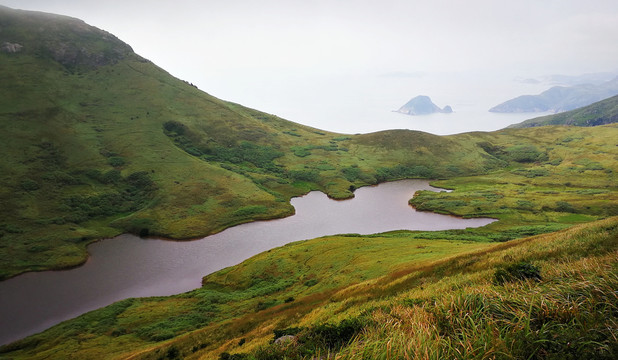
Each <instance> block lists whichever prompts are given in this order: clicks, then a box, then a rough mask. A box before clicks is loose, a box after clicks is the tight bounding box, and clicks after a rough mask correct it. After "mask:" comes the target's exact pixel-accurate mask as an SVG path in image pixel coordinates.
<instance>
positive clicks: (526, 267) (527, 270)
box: [494, 262, 541, 285]
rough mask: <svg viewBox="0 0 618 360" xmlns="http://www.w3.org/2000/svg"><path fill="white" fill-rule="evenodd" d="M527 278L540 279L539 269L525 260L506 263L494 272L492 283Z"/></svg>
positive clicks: (498, 283)
mask: <svg viewBox="0 0 618 360" xmlns="http://www.w3.org/2000/svg"><path fill="white" fill-rule="evenodd" d="M527 279H532V280H537V281H539V280H541V270H540V269H539V268H538V267H537V266H534V265H532V264H530V263H527V262H519V263H516V264H512V265H508V266H506V267H505V268H502V269H498V270H496V272H495V273H494V284H496V285H502V284H504V283H507V282H513V281H519V280H527Z"/></svg>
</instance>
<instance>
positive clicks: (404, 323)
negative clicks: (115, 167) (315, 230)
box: [0, 217, 618, 359]
mask: <svg viewBox="0 0 618 360" xmlns="http://www.w3.org/2000/svg"><path fill="white" fill-rule="evenodd" d="M425 235H431V233H415V232H394V233H387V234H379V235H373V236H336V237H326V238H321V239H315V240H310V241H303V242H298V243H294V244H289V245H286V246H284V247H281V248H277V249H273V250H272V251H269V252H267V253H263V254H260V255H258V256H256V257H254V258H252V259H249V260H247V261H245V262H244V263H242V264H240V265H238V266H235V267H232V268H228V269H224V270H222V271H219V272H217V273H215V274H212V275H209V276H207V277H205V278H204V281H203V283H204V285H203V287H202V288H201V289H198V290H195V291H192V292H189V293H186V294H182V295H178V296H173V297H167V298H145V299H129V300H125V301H121V302H119V303H116V304H114V305H111V306H108V307H106V308H103V309H100V310H96V311H94V312H91V313H88V314H86V315H83V316H80V317H78V318H76V319H74V320H70V321H67V322H64V323H62V324H60V325H57V326H55V327H53V328H51V329H50V330H48V331H46V332H44V333H42V334H39V335H35V336H31V337H29V338H27V339H25V340H22V341H18V342H16V343H13V344H11V345H8V346H4V347H2V348H0V354H2V356H5V357H9V358H14V359H21V358H27V359H43V358H45V359H66V358H97V359H105V358H107V359H114V358H118V359H121V358H132V359H174V358H185V359H197V358H204V359H218V358H219V359H224V358H235V359H283V358H284V357H285V358H288V359H300V358H304V357H307V358H310V357H311V356H315V355H322V356H324V355H326V354H333V353H335V352H336V353H338V356H339V357H338V358H342V359H348V358H349V359H358V358H364V359H376V358H386V359H389V358H406V357H410V358H412V357H421V358H433V359H443V358H461V359H472V358H487V357H493V356H495V357H497V358H550V359H551V358H556V359H558V358H559V359H581V358H595V359H613V358H615V356H616V354H617V353H618V348H617V347H616V341H615V338H616V336H617V335H618V329H617V328H616V326H615V325H616V321H617V320H618V319H617V318H616V314H618V308H617V305H616V304H618V302H616V300H617V299H616V292H617V291H618V272H617V268H616V263H617V262H616V260H617V258H616V254H617V252H616V251H617V250H618V248H617V246H618V241H617V240H616V239H618V218H616V217H614V218H610V219H607V220H602V221H598V222H594V223H589V224H585V225H579V226H575V227H572V228H569V229H567V230H562V231H559V232H556V233H551V234H545V235H540V236H534V237H528V238H522V239H519V240H512V241H509V242H506V243H500V244H495V243H494V244H491V243H486V242H471V241H465V240H436V239H425V238H424V237H425ZM283 335H293V336H294V337H293V338H291V339H290V340H289V342H284V343H281V344H276V343H273V340H274V339H275V338H278V337H281V336H283ZM230 354H234V355H230Z"/></svg>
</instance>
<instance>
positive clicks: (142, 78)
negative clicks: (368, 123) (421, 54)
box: [0, 7, 492, 278]
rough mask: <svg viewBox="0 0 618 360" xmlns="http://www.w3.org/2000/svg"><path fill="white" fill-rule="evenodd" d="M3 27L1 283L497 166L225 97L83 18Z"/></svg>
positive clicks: (10, 18) (435, 146) (419, 137)
mask: <svg viewBox="0 0 618 360" xmlns="http://www.w3.org/2000/svg"><path fill="white" fill-rule="evenodd" d="M0 27H1V29H2V31H1V32H0V45H2V50H1V51H0V79H2V81H0V130H1V131H0V140H1V141H0V150H1V151H2V154H3V155H4V156H3V159H2V161H0V170H2V175H1V177H0V203H1V204H2V205H1V208H0V214H1V219H2V220H1V221H0V259H2V268H1V269H0V278H6V277H9V276H13V275H15V274H17V273H20V272H23V271H29V270H41V269H49V268H58V267H67V266H74V265H77V264H79V263H81V262H83V261H85V259H86V251H85V246H86V244H88V243H90V242H91V241H93V240H94V239H98V238H102V237H109V236H114V235H117V234H120V233H122V232H133V233H136V234H142V235H148V234H150V235H158V236H164V237H170V238H176V239H186V238H194V237H198V236H203V235H207V234H210V233H213V232H217V231H220V230H222V229H224V228H225V227H228V226H231V225H234V224H238V223H242V222H246V221H251V220H255V219H265V218H273V217H280V216H285V215H289V214H291V213H292V211H293V209H292V207H291V206H290V205H289V202H288V200H289V199H290V197H292V196H297V195H300V194H303V193H306V192H307V191H309V190H311V189H319V190H322V191H324V192H326V193H327V194H329V195H330V196H331V197H335V198H346V197H350V196H353V195H352V192H351V190H353V189H354V188H356V187H358V186H362V185H367V184H373V183H376V182H377V181H385V180H391V179H395V178H402V177H442V176H450V175H453V174H454V173H453V169H456V170H457V172H462V173H467V174H471V173H482V172H484V171H486V170H487V169H488V168H492V165H491V164H490V163H488V160H487V159H486V157H485V154H484V153H483V150H482V149H480V148H477V149H474V150H473V151H471V152H469V153H468V154H467V155H466V157H465V159H464V158H462V159H461V161H453V160H452V159H451V158H450V156H451V155H456V154H459V153H460V151H459V147H458V143H457V141H456V140H452V139H446V138H440V137H435V136H425V135H423V134H419V133H417V132H411V131H407V132H403V133H400V134H398V135H397V136H398V137H401V138H402V141H401V142H400V143H399V146H398V147H397V149H396V150H397V151H395V152H393V151H391V149H389V150H387V149H386V148H384V147H382V146H381V145H380V144H371V145H365V143H364V139H363V138H362V137H359V138H357V137H354V136H342V135H339V134H334V133H330V132H327V131H322V130H317V129H312V128H309V127H306V126H302V125H299V124H295V123H292V122H289V121H286V120H283V119H280V118H278V117H276V116H272V115H269V114H264V113H261V112H259V111H255V110H251V109H248V108H245V107H242V106H240V105H237V104H233V103H229V102H225V101H221V100H219V99H216V98H214V97H212V96H210V95H208V94H206V93H204V92H202V91H200V90H198V89H196V88H195V87H193V86H191V85H190V84H189V83H187V82H184V81H181V80H178V79H175V78H173V77H172V76H170V75H169V74H168V73H166V72H165V71H163V70H162V69H160V68H158V67H157V66H155V65H154V64H152V63H151V62H149V61H147V60H145V59H143V58H141V57H140V56H138V55H136V54H134V53H133V52H132V50H131V48H130V47H129V46H128V45H126V44H124V43H122V42H121V41H119V40H118V39H117V38H115V37H114V36H112V35H110V34H108V33H106V32H104V31H101V30H99V29H96V28H93V27H90V26H88V25H86V24H85V23H83V22H82V21H80V20H76V19H72V18H68V17H63V16H57V15H50V14H44V13H35V12H26V11H18V10H12V9H9V8H5V7H2V8H0ZM426 140H430V142H429V143H426V142H424V141H426ZM419 141H423V143H419ZM434 153H435V154H434ZM412 155H414V156H412ZM419 155H421V156H419ZM434 155H435V156H434ZM395 168H396V169H395ZM393 169H395V170H393Z"/></svg>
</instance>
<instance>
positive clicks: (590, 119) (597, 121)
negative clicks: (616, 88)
mask: <svg viewBox="0 0 618 360" xmlns="http://www.w3.org/2000/svg"><path fill="white" fill-rule="evenodd" d="M616 122H618V95H617V96H614V97H611V98H609V99H605V100H602V101H599V102H597V103H594V104H592V105H588V106H586V107H583V108H581V109H576V110H571V111H567V112H564V113H560V114H555V115H548V116H542V117H538V118H534V119H530V120H526V121H524V122H521V123H519V124H513V125H511V126H509V128H525V127H535V126H546V125H572V126H598V125H604V124H613V123H616Z"/></svg>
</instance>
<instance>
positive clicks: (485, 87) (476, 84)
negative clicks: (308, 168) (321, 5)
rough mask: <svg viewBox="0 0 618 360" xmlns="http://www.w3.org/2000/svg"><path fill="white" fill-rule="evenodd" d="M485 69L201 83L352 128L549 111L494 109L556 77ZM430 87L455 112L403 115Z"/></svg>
mask: <svg viewBox="0 0 618 360" xmlns="http://www.w3.org/2000/svg"><path fill="white" fill-rule="evenodd" d="M522 80H523V78H517V77H516V76H514V75H501V74H494V75H490V74H486V73H477V74H472V73H466V74H462V73H451V74H449V73H433V74H429V73H403V72H396V73H364V74H346V73H340V74H313V75H300V74H296V73H293V72H286V71H267V72H261V73H246V74H238V73H237V74H225V75H224V76H221V77H218V76H217V77H210V78H209V79H208V81H207V83H206V84H204V85H200V88H201V89H202V90H204V91H206V92H208V93H210V94H212V95H214V96H217V97H219V98H222V99H225V100H228V101H232V102H236V103H239V104H242V105H244V106H248V107H251V108H255V109H257V110H260V111H264V112H267V113H270V114H274V115H277V116H280V117H282V118H284V119H287V120H291V121H294V122H297V123H300V124H303V125H309V126H313V127H317V128H319V129H323V130H329V131H335V132H340V133H346V134H356V133H368V132H375V131H381V130H389V129H410V130H420V131H425V132H429V133H432V134H436V135H450V134H458V133H462V132H469V131H494V130H499V129H502V128H505V127H507V126H508V125H511V124H514V123H519V122H522V121H524V120H527V119H530V118H535V117H538V116H543V115H547V114H548V113H523V114H498V113H491V112H489V111H488V110H489V109H490V108H491V107H493V106H495V105H498V104H499V103H502V102H504V101H507V100H509V99H511V98H514V97H517V96H520V95H524V94H539V93H541V92H542V91H544V90H547V89H548V88H550V87H551V86H554V85H556V84H549V83H544V82H533V81H522ZM417 95H427V96H429V97H430V98H431V99H432V101H433V102H434V103H435V104H436V105H438V106H439V107H441V108H442V107H444V106H446V105H450V106H451V107H452V108H453V111H454V112H453V113H451V114H440V113H437V114H431V115H421V116H410V115H404V114H400V113H397V112H394V110H397V109H399V107H401V106H402V105H404V104H405V103H406V102H407V101H408V100H410V99H411V98H413V97H415V96H417Z"/></svg>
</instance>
